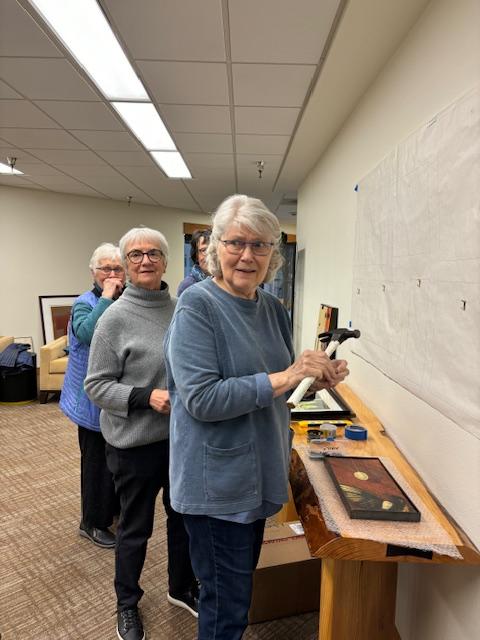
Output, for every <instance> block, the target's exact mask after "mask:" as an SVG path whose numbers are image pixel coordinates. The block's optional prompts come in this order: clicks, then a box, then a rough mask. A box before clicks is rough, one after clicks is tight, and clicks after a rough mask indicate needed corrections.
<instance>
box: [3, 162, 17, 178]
mask: <svg viewBox="0 0 480 640" xmlns="http://www.w3.org/2000/svg"><path fill="white" fill-rule="evenodd" d="M0 173H2V174H4V173H5V174H7V175H11V176H23V171H19V170H18V169H12V167H9V166H8V164H3V162H0Z"/></svg>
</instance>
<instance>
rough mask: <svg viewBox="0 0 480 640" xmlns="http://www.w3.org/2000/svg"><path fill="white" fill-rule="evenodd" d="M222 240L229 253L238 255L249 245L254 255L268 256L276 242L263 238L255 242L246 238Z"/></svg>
mask: <svg viewBox="0 0 480 640" xmlns="http://www.w3.org/2000/svg"><path fill="white" fill-rule="evenodd" d="M220 242H221V243H222V244H223V245H224V246H225V249H226V250H227V251H228V253H231V254H233V255H236V256H238V255H240V254H241V253H243V252H244V251H245V249H246V248H247V247H250V249H251V250H252V253H253V255H254V256H267V255H268V254H269V253H270V251H271V249H272V247H273V246H274V244H275V243H274V242H262V241H261V240H256V241H254V242H246V241H245V240H220Z"/></svg>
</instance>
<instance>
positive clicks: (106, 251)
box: [88, 242, 122, 271]
mask: <svg viewBox="0 0 480 640" xmlns="http://www.w3.org/2000/svg"><path fill="white" fill-rule="evenodd" d="M121 259H122V258H121V256H120V249H119V248H118V247H117V246H116V245H114V244H112V243H111V242H102V244H101V245H99V246H98V247H97V248H96V249H95V251H94V252H93V253H92V257H91V258H90V263H89V265H88V266H89V267H90V271H94V270H95V269H96V268H97V267H98V264H99V262H100V260H119V261H121Z"/></svg>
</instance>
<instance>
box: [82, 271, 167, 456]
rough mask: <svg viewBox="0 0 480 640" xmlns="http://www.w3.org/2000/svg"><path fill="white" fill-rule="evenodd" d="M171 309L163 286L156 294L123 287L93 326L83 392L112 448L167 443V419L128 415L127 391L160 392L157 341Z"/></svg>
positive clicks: (141, 412)
mask: <svg viewBox="0 0 480 640" xmlns="http://www.w3.org/2000/svg"><path fill="white" fill-rule="evenodd" d="M175 304H176V300H172V298H171V297H170V293H169V290H168V285H166V283H164V282H162V289H161V290H160V291H149V290H147V289H140V288H138V287H135V286H133V285H132V284H129V285H128V287H127V288H126V289H125V291H124V293H123V295H122V296H121V297H120V298H119V299H118V300H117V301H116V302H115V304H113V305H111V307H109V308H108V309H107V310H106V311H105V313H104V314H103V315H102V317H101V318H100V320H99V321H98V323H97V327H96V329H95V333H94V336H93V340H92V344H91V347H90V357H89V361H88V371H87V377H86V378H85V391H86V392H87V395H88V396H89V398H90V399H91V400H92V402H94V403H95V404H96V405H97V406H99V407H100V408H101V409H102V411H101V414H100V428H101V430H102V434H103V437H104V438H105V440H106V441H107V442H108V443H109V444H111V445H112V446H114V447H118V448H120V449H129V448H131V447H138V446H140V445H144V444H150V443H151V442H157V441H159V440H165V439H167V438H168V434H169V416H168V415H164V414H161V413H158V412H157V411H154V410H153V409H151V408H148V409H136V410H133V411H131V412H130V414H129V408H128V398H129V396H130V393H131V392H132V389H133V387H148V386H151V385H153V386H154V387H155V388H157V389H166V386H167V385H166V372H165V362H164V356H163V337H164V335H165V332H166V330H167V329H168V326H169V324H170V320H171V318H172V315H173V311H174V308H175Z"/></svg>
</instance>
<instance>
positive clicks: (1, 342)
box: [0, 336, 13, 353]
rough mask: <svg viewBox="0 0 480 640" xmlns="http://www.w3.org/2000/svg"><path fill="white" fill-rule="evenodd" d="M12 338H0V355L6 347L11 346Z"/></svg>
mask: <svg viewBox="0 0 480 640" xmlns="http://www.w3.org/2000/svg"><path fill="white" fill-rule="evenodd" d="M12 342H13V336H0V353H1V352H2V351H3V350H4V349H6V348H7V347H8V345H9V344H12Z"/></svg>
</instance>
